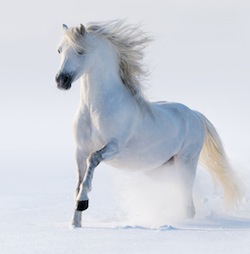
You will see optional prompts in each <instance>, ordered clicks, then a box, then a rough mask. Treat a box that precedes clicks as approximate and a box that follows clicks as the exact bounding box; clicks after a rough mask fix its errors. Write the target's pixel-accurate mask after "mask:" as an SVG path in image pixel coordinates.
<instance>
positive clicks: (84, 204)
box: [72, 141, 119, 227]
mask: <svg viewBox="0 0 250 254" xmlns="http://www.w3.org/2000/svg"><path fill="white" fill-rule="evenodd" d="M118 153H119V148H118V144H117V142H115V141H112V142H110V143H108V144H107V145H105V146H104V147H103V148H102V149H101V150H99V151H96V152H94V153H92V154H91V155H90V156H89V158H88V160H87V170H86V173H85V175H84V178H83V181H82V183H81V184H80V190H79V193H78V195H77V197H76V208H75V213H74V218H73V221H72V225H74V226H76V227H80V226H81V213H82V211H84V210H86V209H87V208H88V203H89V199H88V193H89V192H90V191H91V182H92V178H93V174H94V170H95V168H96V167H97V166H98V164H99V163H100V162H101V161H103V160H111V159H114V158H115V157H116V155H117V154H118Z"/></svg>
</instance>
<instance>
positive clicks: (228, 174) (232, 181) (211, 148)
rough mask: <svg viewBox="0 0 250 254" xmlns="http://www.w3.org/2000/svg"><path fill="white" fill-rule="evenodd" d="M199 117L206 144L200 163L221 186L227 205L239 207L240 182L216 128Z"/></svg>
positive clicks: (202, 116) (201, 116)
mask: <svg viewBox="0 0 250 254" xmlns="http://www.w3.org/2000/svg"><path fill="white" fill-rule="evenodd" d="M197 113H198V112H197ZM198 116H199V118H200V119H201V121H202V123H203V125H204V144H203V148H202V150H201V154H200V162H201V163H202V164H203V165H204V166H205V167H206V168H208V170H209V172H210V174H211V175H212V176H213V178H214V179H215V180H216V182H219V183H220V184H221V186H222V188H223V192H224V199H225V203H226V205H228V206H229V205H234V204H235V205H237V204H238V203H239V202H240V201H241V196H242V190H241V188H240V181H239V180H238V178H237V177H236V175H235V174H234V172H233V170H232V167H231V165H230V163H229V161H228V159H227V156H226V153H225V150H224V148H223V145H222V142H221V139H220V136H219V134H218V133H217V131H216V129H215V127H214V126H213V125H212V123H211V122H210V121H209V120H208V119H207V118H206V117H205V116H204V115H202V114H201V113H198Z"/></svg>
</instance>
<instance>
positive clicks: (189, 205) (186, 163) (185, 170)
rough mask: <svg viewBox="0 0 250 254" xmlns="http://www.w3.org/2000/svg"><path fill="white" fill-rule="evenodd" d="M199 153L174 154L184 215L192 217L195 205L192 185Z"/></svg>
mask: <svg viewBox="0 0 250 254" xmlns="http://www.w3.org/2000/svg"><path fill="white" fill-rule="evenodd" d="M198 159H199V154H198V155H197V156H195V157H191V158H190V156H183V155H182V156H181V155H177V156H175V166H176V170H177V173H178V177H179V179H180V182H181V185H182V186H181V187H182V190H183V195H184V200H185V201H184V202H185V203H184V205H185V216H186V217H187V218H193V217H194V216H195V206H194V200H193V185H194V180H195V175H196V169H197V164H198Z"/></svg>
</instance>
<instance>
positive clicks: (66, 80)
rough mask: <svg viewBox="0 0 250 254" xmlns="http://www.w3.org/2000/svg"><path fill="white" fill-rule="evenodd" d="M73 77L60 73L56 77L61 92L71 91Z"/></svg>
mask: <svg viewBox="0 0 250 254" xmlns="http://www.w3.org/2000/svg"><path fill="white" fill-rule="evenodd" d="M72 79H73V78H72V76H71V75H69V74H64V73H60V74H57V75H56V78H55V80H56V83H57V88H59V89H61V90H69V89H70V88H71V83H72Z"/></svg>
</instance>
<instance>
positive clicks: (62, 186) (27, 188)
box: [0, 165, 250, 254]
mask: <svg viewBox="0 0 250 254" xmlns="http://www.w3.org/2000/svg"><path fill="white" fill-rule="evenodd" d="M198 172H199V173H198V174H197V180H196V183H195V188H194V192H195V197H196V198H195V200H196V206H197V217H196V219H194V220H193V221H184V220H180V216H179V215H180V211H179V209H181V205H180V204H176V203H178V202H179V201H180V200H179V198H180V197H178V195H177V194H176V192H175V191H176V190H177V189H176V186H173V185H171V180H173V179H170V181H169V184H170V185H169V187H166V188H165V187H163V185H161V183H159V182H157V184H156V182H151V181H150V180H149V179H148V178H143V177H142V176H141V175H140V174H132V173H127V174H124V173H120V172H118V173H117V172H116V171H115V170H114V169H111V168H109V167H107V166H105V165H100V166H99V168H98V170H97V171H96V175H95V179H94V186H93V187H94V189H93V191H92V193H91V197H90V198H91V201H90V202H91V203H90V204H91V205H90V208H89V210H88V211H86V213H85V215H84V217H83V226H84V227H83V228H81V229H70V228H69V222H70V218H71V213H72V207H73V201H72V196H73V190H74V184H75V183H74V180H75V177H74V171H73V170H71V171H70V170H69V169H66V168H64V169H63V170H62V171H58V170H51V169H50V168H47V169H45V166H44V167H43V166H40V167H37V169H36V171H32V170H30V169H27V170H26V171H25V170H22V171H21V172H15V173H16V174H15V177H13V172H12V171H11V170H9V171H6V172H5V173H3V172H1V174H2V175H1V179H4V181H3V182H2V184H1V187H0V188H1V192H0V193H1V194H0V203H1V210H0V217H1V221H0V253H1V254H12V253H15V254H16V253H18V254H19V253H25V254H29V253H46V254H49V253H51V254H52V253H53V254H55V253H60V254H61V253H70V254H72V253H171V254H174V253H213V254H215V253H227V254H230V253H249V249H250V243H249V238H250V212H249V211H250V209H249V202H248V198H249V196H246V198H245V199H244V204H243V206H242V207H241V208H240V209H239V211H238V212H237V213H233V212H230V213H228V212H225V211H224V210H223V209H222V200H221V194H220V191H219V190H218V191H216V192H214V191H213V190H212V189H213V188H212V187H211V186H212V184H211V182H210V178H209V176H208V174H207V173H206V172H205V171H202V170H199V171H198ZM159 185H160V186H161V187H159ZM152 187H153V188H154V190H153V191H150V190H149V188H152ZM160 188H165V189H160ZM167 188H168V189H167ZM158 191H166V193H164V194H163V193H157V192H158ZM167 191H169V192H168V193H167ZM145 196H146V197H145ZM154 196H155V198H153V197H154ZM147 197H149V198H147ZM153 199H154V200H153ZM150 200H153V201H152V202H151V203H150V204H149V202H147V201H150ZM166 200H167V201H166ZM175 201H176V202H175ZM151 204H153V206H154V207H153V208H152V206H151ZM168 205H169V208H170V211H169V212H167V213H166V211H165V212H164V209H166V208H167V206H168ZM164 221H165V223H164Z"/></svg>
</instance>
